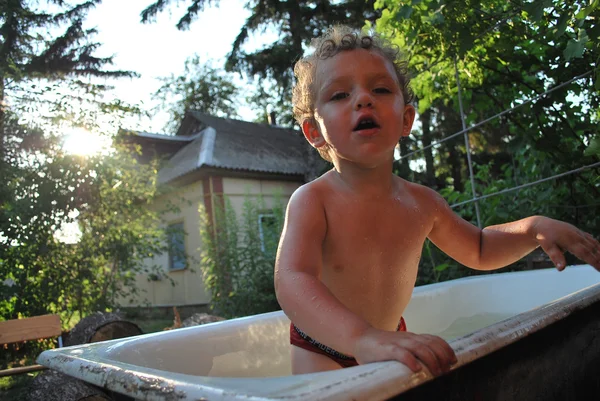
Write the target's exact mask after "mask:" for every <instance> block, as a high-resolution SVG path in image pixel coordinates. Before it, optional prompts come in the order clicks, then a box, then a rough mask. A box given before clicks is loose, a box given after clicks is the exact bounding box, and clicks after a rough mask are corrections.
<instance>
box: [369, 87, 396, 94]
mask: <svg viewBox="0 0 600 401" xmlns="http://www.w3.org/2000/svg"><path fill="white" fill-rule="evenodd" d="M373 92H375V93H392V91H391V90H389V89H388V88H375V89H373Z"/></svg>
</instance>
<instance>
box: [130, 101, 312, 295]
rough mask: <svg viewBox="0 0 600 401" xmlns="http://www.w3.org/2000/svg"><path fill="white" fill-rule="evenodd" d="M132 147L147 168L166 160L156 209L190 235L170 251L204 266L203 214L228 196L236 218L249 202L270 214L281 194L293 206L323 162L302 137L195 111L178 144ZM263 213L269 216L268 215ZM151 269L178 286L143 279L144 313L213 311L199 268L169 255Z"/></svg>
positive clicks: (155, 139)
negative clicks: (147, 309)
mask: <svg viewBox="0 0 600 401" xmlns="http://www.w3.org/2000/svg"><path fill="white" fill-rule="evenodd" d="M126 140H127V141H129V142H130V143H133V144H137V145H139V146H140V147H141V155H140V156H139V159H140V161H141V162H144V161H146V162H147V161H148V160H150V159H152V158H154V157H161V158H163V159H164V160H165V161H164V163H163V164H162V167H161V168H160V170H159V172H158V184H159V186H163V187H167V188H168V190H167V191H166V194H165V195H163V196H162V197H161V198H159V199H158V200H157V202H156V203H155V204H154V205H153V206H152V207H153V208H156V209H155V210H156V211H164V210H169V211H167V212H166V213H164V214H163V215H162V221H163V222H164V224H165V227H166V228H169V229H175V230H174V231H177V229H179V230H181V229H183V231H184V232H185V233H186V235H184V236H179V237H178V236H171V237H170V241H171V243H170V247H171V248H172V249H178V250H179V251H183V252H185V254H186V255H187V256H188V260H195V261H199V260H200V250H201V247H202V243H201V238H200V211H199V210H205V211H206V213H207V215H208V218H209V219H214V210H215V207H216V205H217V204H222V202H223V196H224V195H225V196H227V198H228V199H229V200H230V201H231V204H232V206H233V208H234V210H235V211H236V213H237V214H238V216H239V213H240V211H241V208H242V205H243V202H244V199H245V198H246V197H247V196H259V195H260V196H262V198H263V199H264V201H265V204H266V205H267V208H268V207H269V205H270V204H272V203H271V202H272V201H273V196H274V194H275V193H276V192H277V193H279V196H280V197H281V198H283V199H282V200H283V201H284V203H286V204H287V201H288V200H289V197H290V195H291V194H292V193H293V192H294V190H296V188H298V187H299V186H300V185H302V184H303V183H305V182H307V180H308V179H309V178H310V177H308V174H310V170H311V167H310V166H314V165H315V163H314V161H315V160H318V156H315V154H314V152H311V150H310V147H309V146H308V145H307V143H306V140H305V139H304V138H303V136H302V133H301V132H299V131H295V130H291V129H286V128H281V127H277V126H275V125H271V124H257V123H251V122H246V121H238V120H233V119H228V118H218V117H214V116H210V115H207V114H203V113H200V112H195V111H191V112H188V113H187V114H186V116H185V117H184V120H183V122H182V124H181V126H180V128H179V130H178V132H177V134H176V135H175V136H167V135H157V134H149V133H144V132H134V133H130V135H128V136H127V139H126ZM311 153H312V154H311ZM313 170H314V167H313ZM264 212H265V213H264V215H265V216H268V212H269V211H268V210H265V211H264ZM260 224H261V219H260V218H259V221H257V225H260ZM148 264H149V265H154V266H156V265H158V266H160V267H161V268H162V269H163V271H164V272H166V274H167V275H168V277H169V278H170V279H172V280H173V281H174V283H175V285H174V286H173V285H172V284H171V282H170V280H165V279H160V277H157V276H156V275H152V276H151V277H149V276H148V275H145V276H144V275H142V276H140V277H139V278H138V287H139V288H141V289H143V290H145V291H144V292H143V293H142V296H141V297H140V299H138V300H137V304H138V305H144V304H145V302H147V303H149V304H150V305H151V306H154V307H164V306H197V305H206V304H208V302H209V300H210V298H209V294H208V293H207V291H206V290H205V289H204V285H203V282H202V273H201V271H200V268H199V265H198V264H197V263H196V266H195V269H190V268H189V266H187V265H186V262H185V259H184V258H181V257H179V256H177V255H176V254H175V252H169V254H168V255H167V254H163V255H161V256H159V257H156V258H154V259H152V260H148ZM149 278H150V280H149ZM147 303H146V305H147ZM123 306H125V305H123Z"/></svg>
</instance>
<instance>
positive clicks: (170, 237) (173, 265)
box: [167, 221, 188, 272]
mask: <svg viewBox="0 0 600 401" xmlns="http://www.w3.org/2000/svg"><path fill="white" fill-rule="evenodd" d="M174 226H181V234H180V235H181V241H180V242H178V243H177V244H175V243H174V239H175V238H174V237H175V235H176V234H175V233H176V231H174V230H172V229H173V228H175V227H174ZM175 230H178V229H177V228H175ZM178 239H179V238H178ZM179 244H180V245H181V248H180V249H181V251H182V255H175V254H174V252H173V246H174V245H179ZM167 246H168V259H169V264H168V269H169V272H176V271H182V270H185V269H187V267H188V265H187V251H186V246H185V223H184V222H183V221H174V222H171V223H169V224H168V225H167ZM176 258H177V259H178V260H175V259H176ZM180 264H183V266H181V267H180Z"/></svg>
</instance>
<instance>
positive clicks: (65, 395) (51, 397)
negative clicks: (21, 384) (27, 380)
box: [25, 370, 113, 401]
mask: <svg viewBox="0 0 600 401" xmlns="http://www.w3.org/2000/svg"><path fill="white" fill-rule="evenodd" d="M25 400H26V401H83V400H85V401H106V400H113V399H112V398H111V397H110V396H109V395H107V394H106V393H104V392H103V391H102V390H100V389H99V388H98V387H95V386H92V385H90V384H87V383H85V382H83V381H81V380H77V379H74V378H72V377H70V376H67V375H64V374H62V373H58V372H56V371H53V370H47V371H45V372H43V373H40V374H39V375H37V376H36V377H35V378H34V379H33V381H32V382H31V385H30V386H29V389H28V391H27V395H26V398H25Z"/></svg>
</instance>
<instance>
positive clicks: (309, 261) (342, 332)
mask: <svg viewBox="0 0 600 401" xmlns="http://www.w3.org/2000/svg"><path fill="white" fill-rule="evenodd" d="M316 192H317V191H314V190H312V189H311V188H309V187H307V186H304V187H301V188H300V189H299V190H297V191H296V192H295V193H294V195H292V197H291V199H290V202H289V204H288V208H287V214H286V222H285V226H284V229H283V232H282V236H281V241H280V243H279V249H278V252H277V260H276V262H275V292H276V294H277V300H278V301H279V304H280V305H281V307H282V309H283V311H284V312H285V314H286V315H287V316H288V317H289V318H290V320H292V322H294V324H296V325H297V326H298V327H300V328H301V329H302V330H303V331H304V332H306V333H307V334H308V335H309V336H311V337H313V338H315V339H316V340H317V341H319V342H321V343H323V344H325V345H327V346H330V347H332V348H334V349H335V350H337V351H339V352H341V353H344V354H347V355H353V356H354V357H355V358H356V359H357V360H358V362H359V363H368V362H375V361H384V360H398V361H400V362H403V363H404V364H405V365H407V366H408V367H409V368H410V369H412V370H413V371H415V372H416V371H419V370H420V369H421V364H420V363H419V361H421V362H422V363H423V364H424V365H425V366H427V368H428V369H429V370H430V371H431V373H433V374H435V375H437V374H441V373H442V372H443V371H447V370H449V368H450V364H451V363H454V362H456V357H455V355H454V351H453V350H452V348H450V346H449V345H448V344H447V343H446V342H444V341H443V340H442V339H441V338H439V337H435V336H430V335H416V334H412V333H395V332H386V331H382V330H377V329H375V328H373V327H372V326H371V325H370V324H369V323H368V322H367V321H366V320H364V319H362V318H361V317H360V316H358V315H357V314H355V313H353V312H352V311H351V310H349V309H348V308H346V306H344V305H343V304H342V303H341V302H340V301H339V300H338V299H337V298H336V297H335V296H334V295H333V294H332V293H331V292H330V291H329V289H328V288H327V287H326V286H325V285H324V284H323V283H322V282H321V281H320V275H321V268H322V256H323V255H322V247H323V241H324V239H325V235H326V232H327V223H326V217H325V209H324V207H323V204H322V201H321V200H320V198H319V196H318V194H317V193H316Z"/></svg>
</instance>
